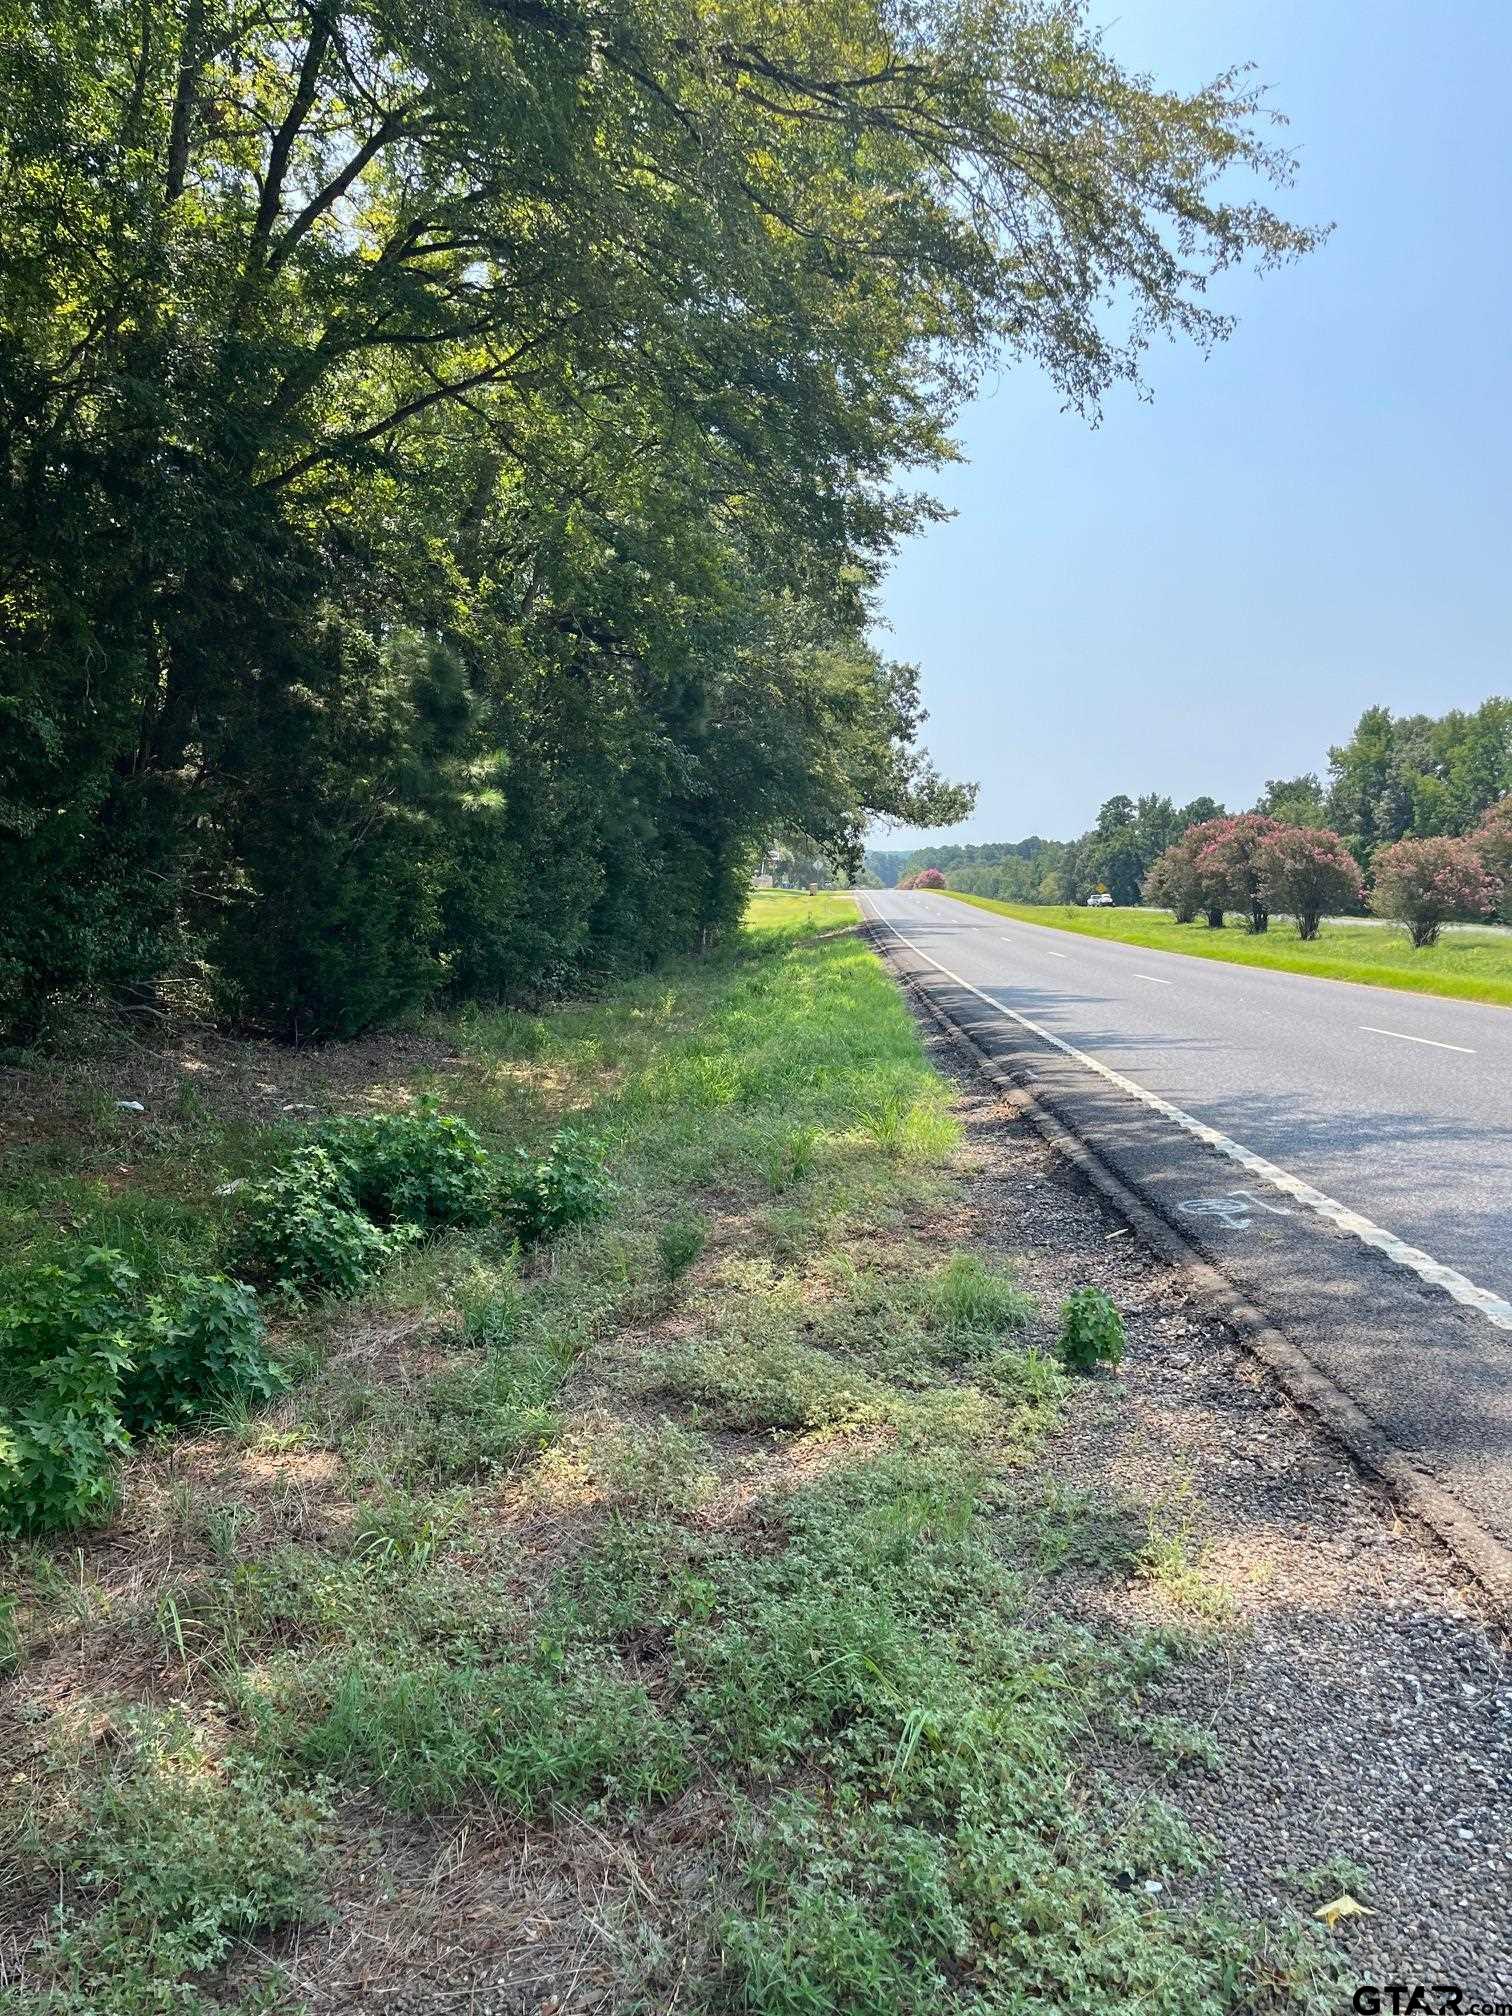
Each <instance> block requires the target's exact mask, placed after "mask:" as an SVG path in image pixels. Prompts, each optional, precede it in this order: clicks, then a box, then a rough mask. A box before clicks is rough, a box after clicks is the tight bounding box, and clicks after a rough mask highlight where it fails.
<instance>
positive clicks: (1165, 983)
mask: <svg viewBox="0 0 1512 2016" xmlns="http://www.w3.org/2000/svg"><path fill="white" fill-rule="evenodd" d="M1134 978H1135V979H1136V980H1153V981H1154V982H1155V985H1156V986H1157V987H1174V986H1175V984H1176V983H1175V981H1174V980H1162V979H1161V977H1160V975H1159V974H1158V973H1136V974H1135V975H1134Z"/></svg>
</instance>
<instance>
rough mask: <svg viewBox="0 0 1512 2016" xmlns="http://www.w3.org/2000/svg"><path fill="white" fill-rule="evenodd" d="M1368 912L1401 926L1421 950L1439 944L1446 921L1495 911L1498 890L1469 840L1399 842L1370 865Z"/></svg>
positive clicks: (1479, 915)
mask: <svg viewBox="0 0 1512 2016" xmlns="http://www.w3.org/2000/svg"><path fill="white" fill-rule="evenodd" d="M1371 870H1372V873H1373V875H1374V878H1375V888H1374V890H1373V891H1372V893H1371V898H1370V907H1371V909H1372V910H1373V911H1374V912H1375V914H1376V915H1377V916H1378V917H1389V918H1391V919H1392V920H1393V921H1394V922H1395V923H1398V924H1401V925H1402V926H1403V927H1404V928H1405V929H1406V932H1407V935H1408V936H1409V937H1410V938H1411V940H1412V942H1413V944H1414V945H1416V946H1418V947H1419V948H1420V949H1421V948H1422V947H1424V946H1428V945H1436V944H1437V943H1438V935H1439V927H1440V926H1441V925H1442V924H1444V923H1446V922H1447V921H1448V919H1449V918H1451V917H1484V916H1487V915H1488V914H1489V913H1490V912H1491V911H1492V910H1494V909H1495V908H1496V898H1497V887H1496V883H1495V882H1494V881H1493V880H1492V878H1491V876H1489V875H1488V874H1487V873H1486V870H1485V868H1484V866H1483V865H1482V862H1481V857H1480V855H1479V854H1478V853H1477V851H1476V848H1475V846H1474V844H1473V843H1472V842H1471V841H1469V840H1447V839H1439V840H1398V841H1397V842H1396V844H1395V846H1392V847H1383V848H1381V850H1380V852H1379V853H1378V854H1377V855H1376V857H1375V859H1374V861H1373V862H1372V863H1371Z"/></svg>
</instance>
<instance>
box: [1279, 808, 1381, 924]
mask: <svg viewBox="0 0 1512 2016" xmlns="http://www.w3.org/2000/svg"><path fill="white" fill-rule="evenodd" d="M1259 865H1260V893H1261V896H1262V897H1263V899H1264V901H1265V902H1266V903H1267V904H1268V905H1269V906H1270V908H1271V909H1273V910H1284V911H1286V912H1287V913H1288V915H1290V916H1292V917H1295V918H1296V920H1297V936H1298V937H1299V938H1316V937H1317V935H1318V925H1319V923H1320V922H1321V920H1322V919H1323V917H1324V916H1325V915H1326V914H1327V912H1329V911H1330V910H1350V909H1354V908H1355V907H1356V906H1357V905H1358V904H1359V903H1360V902H1361V901H1362V900H1363V898H1364V894H1365V884H1364V881H1363V879H1362V877H1361V875H1360V870H1359V865H1358V863H1357V862H1356V861H1355V858H1354V856H1353V855H1352V854H1351V853H1350V851H1349V849H1348V848H1347V847H1346V846H1345V845H1344V842H1343V841H1342V840H1341V839H1340V838H1339V836H1338V834H1337V833H1330V832H1328V831H1326V830H1325V829H1323V828H1319V827H1309V826H1283V827H1282V828H1281V829H1280V831H1279V832H1276V833H1272V834H1271V836H1270V838H1269V839H1268V840H1265V841H1262V843H1261V846H1260V852H1259Z"/></svg>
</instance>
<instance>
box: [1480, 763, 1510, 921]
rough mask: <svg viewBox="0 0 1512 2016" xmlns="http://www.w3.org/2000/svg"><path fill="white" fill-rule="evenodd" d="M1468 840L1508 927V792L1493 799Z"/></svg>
mask: <svg viewBox="0 0 1512 2016" xmlns="http://www.w3.org/2000/svg"><path fill="white" fill-rule="evenodd" d="M1470 838H1471V841H1472V843H1473V845H1474V847H1475V851H1476V853H1477V854H1478V855H1479V856H1480V864H1481V866H1482V867H1483V868H1484V869H1485V871H1486V873H1487V874H1488V875H1489V876H1490V877H1491V879H1492V880H1493V881H1494V882H1495V883H1496V885H1497V887H1498V888H1499V889H1500V890H1501V906H1500V907H1501V915H1502V916H1503V917H1505V918H1506V920H1507V922H1508V923H1509V924H1512V791H1509V792H1508V794H1507V796H1506V797H1505V798H1499V799H1498V800H1497V802H1496V803H1495V804H1494V805H1493V806H1492V807H1491V809H1490V810H1489V811H1488V812H1487V813H1486V815H1485V817H1484V818H1483V819H1482V820H1481V822H1480V824H1479V825H1478V826H1477V827H1476V829H1475V831H1474V832H1473V833H1472V834H1471V836H1470Z"/></svg>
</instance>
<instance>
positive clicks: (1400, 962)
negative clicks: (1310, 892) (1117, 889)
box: [940, 889, 1512, 1007]
mask: <svg viewBox="0 0 1512 2016" xmlns="http://www.w3.org/2000/svg"><path fill="white" fill-rule="evenodd" d="M940 893H941V894H943V895H948V896H953V897H954V898H955V900H956V902H957V903H970V904H972V905H974V907H975V908H976V909H978V910H995V911H997V912H998V913H999V914H1000V915H1001V916H1004V917H1017V918H1018V919H1019V920H1020V921H1021V922H1022V923H1025V924H1043V925H1047V926H1048V927H1049V928H1050V929H1051V930H1053V931H1074V932H1079V933H1080V934H1081V936H1082V937H1084V938H1116V939H1117V940H1118V941H1119V942H1120V943H1121V944H1124V945H1146V946H1148V947H1150V949H1151V950H1153V951H1157V952H1184V953H1186V954H1187V955H1188V956H1189V957H1191V958H1194V959H1222V960H1225V961H1227V962H1228V963H1229V964H1230V965H1233V966H1267V967H1271V968H1273V969H1275V970H1278V971H1281V972H1286V973H1311V974H1313V975H1314V976H1315V977H1316V978H1318V979H1322V980H1356V981H1359V982H1360V984H1361V985H1362V986H1366V987H1395V988H1397V989H1399V990H1400V991H1402V992H1404V993H1409V994H1445V995H1449V996H1451V997H1452V998H1455V999H1458V1000H1461V1001H1491V1002H1495V1003H1497V1004H1498V1005H1499V1006H1501V1007H1512V932H1506V931H1471V930H1466V931H1446V932H1445V933H1444V935H1443V936H1442V937H1441V938H1440V940H1439V942H1438V944H1437V945H1433V946H1428V947H1426V948H1425V949H1424V950H1422V951H1415V950H1414V949H1413V946H1412V944H1411V943H1410V941H1409V940H1408V938H1407V935H1406V933H1405V932H1403V931H1398V930H1394V929H1392V928H1391V927H1390V926H1388V925H1384V924H1325V925H1324V926H1323V929H1322V933H1321V935H1320V936H1319V937H1317V938H1314V939H1311V940H1305V939H1302V938H1299V937H1298V936H1297V933H1296V931H1295V929H1294V928H1293V926H1292V925H1290V924H1288V923H1286V922H1285V921H1278V922H1275V923H1273V924H1272V925H1271V927H1270V929H1269V931H1265V932H1262V933H1260V934H1259V935H1258V936H1253V935H1251V934H1250V933H1249V932H1247V931H1245V930H1244V929H1243V927H1242V925H1240V924H1239V923H1238V921H1237V920H1236V919H1235V918H1232V917H1231V918H1230V920H1229V923H1228V925H1227V927H1226V928H1225V929H1224V930H1222V931H1210V930H1209V929H1208V928H1207V926H1206V925H1205V924H1203V923H1202V922H1201V921H1200V920H1199V921H1198V922H1197V923H1194V924H1177V923H1176V922H1175V921H1174V920H1173V919H1172V918H1170V917H1168V916H1166V915H1165V914H1164V913H1163V912H1161V911H1157V910H1138V909H1135V910H1127V909H1111V910H1088V909H1086V908H1083V907H1072V906H1070V905H1062V906H1057V907H1052V906H1051V905H1049V904H1028V903H999V902H996V901H995V900H994V899H992V898H991V897H987V896H968V895H966V894H965V893H964V891H961V890H956V889H948V890H943V891H941V892H940Z"/></svg>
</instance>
